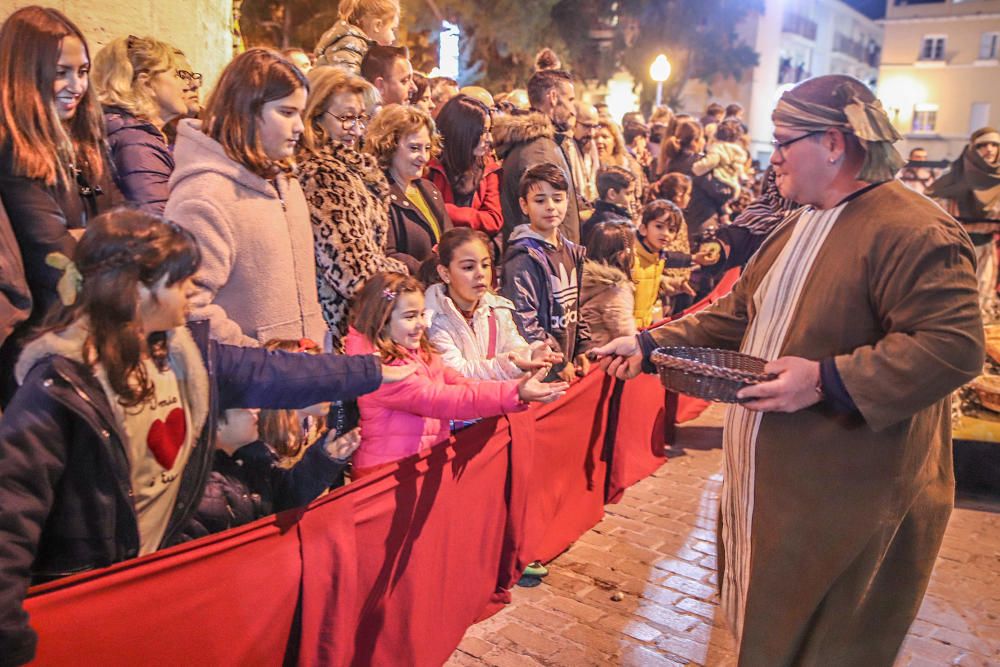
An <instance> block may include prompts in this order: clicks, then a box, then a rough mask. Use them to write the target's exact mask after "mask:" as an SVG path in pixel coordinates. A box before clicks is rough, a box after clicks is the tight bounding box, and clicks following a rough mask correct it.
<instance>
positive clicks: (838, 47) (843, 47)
mask: <svg viewBox="0 0 1000 667" xmlns="http://www.w3.org/2000/svg"><path fill="white" fill-rule="evenodd" d="M833 50H834V52H835V53H843V54H844V55H845V56H850V57H851V58H854V59H855V60H860V61H861V62H864V61H865V51H866V49H865V45H864V44H862V43H861V42H858V41H855V40H853V39H851V38H850V37H848V36H847V35H844V34H841V33H839V32H838V33H836V34H835V35H834V36H833Z"/></svg>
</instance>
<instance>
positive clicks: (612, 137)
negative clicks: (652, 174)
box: [594, 118, 647, 201]
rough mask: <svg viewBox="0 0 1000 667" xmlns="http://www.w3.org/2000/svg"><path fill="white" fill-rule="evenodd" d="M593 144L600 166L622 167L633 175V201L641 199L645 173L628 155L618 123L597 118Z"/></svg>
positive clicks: (644, 186) (644, 189)
mask: <svg viewBox="0 0 1000 667" xmlns="http://www.w3.org/2000/svg"><path fill="white" fill-rule="evenodd" d="M594 145H595V146H596V147H597V156H598V158H599V159H600V164H601V167H602V168H604V167H622V168H624V169H628V170H629V171H630V172H631V173H632V176H634V177H635V180H634V181H633V183H634V186H633V188H634V194H635V201H642V194H643V193H644V192H645V191H646V184H647V180H646V174H645V172H644V171H643V169H642V166H640V165H639V162H638V161H637V160H636V159H635V158H634V157H632V156H631V155H629V152H628V149H627V148H626V147H625V138H624V137H623V136H622V132H621V130H620V129H619V128H618V125H617V124H615V123H614V122H613V121H610V120H607V119H605V118H601V119H599V120H598V121H597V129H596V130H594Z"/></svg>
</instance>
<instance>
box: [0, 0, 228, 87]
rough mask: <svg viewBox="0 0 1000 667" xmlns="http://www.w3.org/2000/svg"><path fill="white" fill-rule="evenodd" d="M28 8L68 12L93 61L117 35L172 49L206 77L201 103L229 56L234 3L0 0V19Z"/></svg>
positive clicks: (220, 0) (197, 0)
mask: <svg viewBox="0 0 1000 667" xmlns="http://www.w3.org/2000/svg"><path fill="white" fill-rule="evenodd" d="M32 4H42V5H43V6H46V7H53V8H55V9H58V10H59V11H61V12H63V13H64V14H66V16H68V17H69V18H70V20H72V21H73V22H74V23H76V24H77V25H78V26H79V27H80V30H82V31H83V33H84V35H86V37H87V42H88V45H89V46H90V52H91V57H93V54H95V53H97V51H98V50H99V49H100V48H101V47H102V46H104V45H105V44H107V43H108V42H109V41H111V40H112V39H114V38H115V37H118V36H121V35H130V34H131V35H137V36H149V37H155V38H156V39H159V40H162V41H165V42H168V43H170V44H172V45H174V46H176V47H177V48H179V49H180V50H181V51H183V52H184V53H185V54H186V55H187V57H188V60H190V61H191V65H192V66H193V67H194V68H195V69H196V70H198V71H199V72H201V73H202V74H203V75H204V77H205V86H206V87H205V88H204V89H203V93H202V98H203V99H204V98H205V96H206V95H207V93H208V90H209V89H210V87H211V86H212V85H214V83H215V81H216V79H217V78H218V76H219V74H220V73H221V72H222V69H223V68H224V67H225V66H226V63H228V62H229V61H230V60H231V59H232V56H233V37H232V33H231V25H232V14H233V3H232V0H166V1H165V0H117V1H114V0H44V1H43V2H37V1H36V2H31V1H25V0H0V20H4V19H6V18H7V16H9V15H10V14H11V12H13V11H14V10H16V9H18V8H20V7H24V6H27V5H32Z"/></svg>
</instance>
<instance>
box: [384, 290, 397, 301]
mask: <svg viewBox="0 0 1000 667" xmlns="http://www.w3.org/2000/svg"><path fill="white" fill-rule="evenodd" d="M382 296H383V297H385V300H386V301H394V300H395V299H396V293H395V292H393V291H392V290H391V289H389V288H388V287H386V288H385V289H384V290H382Z"/></svg>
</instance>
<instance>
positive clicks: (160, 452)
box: [146, 408, 187, 470]
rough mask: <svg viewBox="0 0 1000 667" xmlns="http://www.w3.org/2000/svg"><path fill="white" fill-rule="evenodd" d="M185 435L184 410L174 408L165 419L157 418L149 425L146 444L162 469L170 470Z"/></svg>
mask: <svg viewBox="0 0 1000 667" xmlns="http://www.w3.org/2000/svg"><path fill="white" fill-rule="evenodd" d="M186 435H187V421H186V420H185V419H184V410H182V409H181V408H174V409H173V410H171V411H170V414H168V415H167V421H165V422H164V421H163V420H162V419H157V420H156V421H154V422H153V425H152V426H150V427H149V435H147V436H146V446H147V447H149V451H151V452H153V458H155V459H156V462H157V463H159V464H160V465H161V466H163V469H164V470H170V469H172V468H173V467H174V461H176V460H177V452H179V451H181V446H182V445H183V444H184V436H186Z"/></svg>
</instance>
